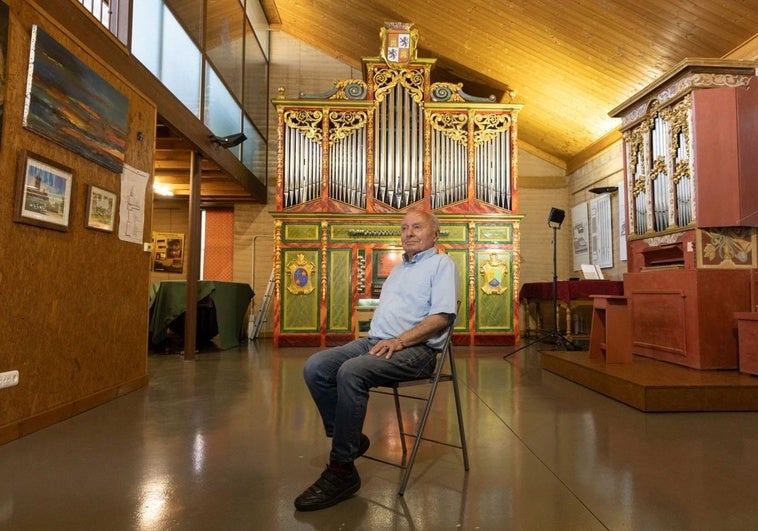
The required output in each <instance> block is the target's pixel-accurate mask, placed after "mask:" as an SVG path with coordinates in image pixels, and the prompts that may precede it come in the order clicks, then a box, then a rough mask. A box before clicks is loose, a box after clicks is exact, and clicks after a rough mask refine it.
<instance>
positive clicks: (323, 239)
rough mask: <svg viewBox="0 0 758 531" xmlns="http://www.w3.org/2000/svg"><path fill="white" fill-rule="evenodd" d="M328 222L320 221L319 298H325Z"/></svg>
mask: <svg viewBox="0 0 758 531" xmlns="http://www.w3.org/2000/svg"><path fill="white" fill-rule="evenodd" d="M328 233H329V222H328V221H322V222H321V299H322V300H326V279H327V267H326V256H327V254H326V251H327V249H328V247H329V237H328Z"/></svg>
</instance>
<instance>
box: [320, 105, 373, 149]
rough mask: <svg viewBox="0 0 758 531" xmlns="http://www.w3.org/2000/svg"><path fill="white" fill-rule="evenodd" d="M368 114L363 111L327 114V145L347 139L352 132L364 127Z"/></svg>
mask: <svg viewBox="0 0 758 531" xmlns="http://www.w3.org/2000/svg"><path fill="white" fill-rule="evenodd" d="M367 121H368V114H367V113H366V112H365V111H332V112H330V113H329V122H331V124H332V125H331V127H330V128H329V145H332V144H334V143H336V142H338V141H340V140H344V139H345V138H347V137H348V136H349V135H350V134H351V133H352V132H353V131H357V130H358V129H362V128H363V127H365V126H366V122H367Z"/></svg>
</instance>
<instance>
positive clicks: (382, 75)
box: [374, 68, 426, 105]
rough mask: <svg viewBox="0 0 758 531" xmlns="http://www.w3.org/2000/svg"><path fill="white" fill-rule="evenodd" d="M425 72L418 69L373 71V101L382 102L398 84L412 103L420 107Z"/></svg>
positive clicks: (422, 97) (422, 99) (381, 69)
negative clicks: (409, 96)
mask: <svg viewBox="0 0 758 531" xmlns="http://www.w3.org/2000/svg"><path fill="white" fill-rule="evenodd" d="M425 77H426V76H425V70H421V69H418V68H413V69H402V70H393V69H390V68H380V69H377V70H375V71H374V87H375V90H374V100H375V101H376V102H377V103H379V102H382V101H384V97H385V95H387V94H388V93H389V92H390V91H391V90H392V89H393V88H395V85H397V84H398V83H400V85H402V86H403V87H405V89H406V90H408V92H410V94H411V97H412V98H413V101H415V102H416V103H418V104H419V105H421V104H422V103H423V101H424V79H425Z"/></svg>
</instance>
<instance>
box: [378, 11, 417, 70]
mask: <svg viewBox="0 0 758 531" xmlns="http://www.w3.org/2000/svg"><path fill="white" fill-rule="evenodd" d="M411 26H413V23H412V22H386V23H385V27H383V28H382V29H381V31H380V36H381V38H382V59H384V60H385V61H386V62H387V64H389V65H390V66H392V67H403V66H405V65H406V64H408V63H409V62H410V61H412V60H413V59H415V58H416V45H417V44H418V30H415V29H411Z"/></svg>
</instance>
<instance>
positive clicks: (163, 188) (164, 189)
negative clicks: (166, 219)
mask: <svg viewBox="0 0 758 531" xmlns="http://www.w3.org/2000/svg"><path fill="white" fill-rule="evenodd" d="M153 192H155V193H156V194H158V195H162V196H165V197H171V196H173V195H174V192H172V191H171V188H169V187H168V185H166V184H161V183H153Z"/></svg>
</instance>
